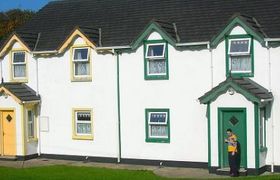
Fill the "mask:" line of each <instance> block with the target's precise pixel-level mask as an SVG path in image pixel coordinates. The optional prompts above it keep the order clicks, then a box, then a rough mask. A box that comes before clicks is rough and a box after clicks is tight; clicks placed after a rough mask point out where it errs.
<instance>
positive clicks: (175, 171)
mask: <svg viewBox="0 0 280 180" xmlns="http://www.w3.org/2000/svg"><path fill="white" fill-rule="evenodd" d="M50 165H71V166H87V167H102V168H111V169H129V170H150V171H153V172H154V173H155V174H156V175H158V176H163V177H170V178H191V179H213V178H215V179H218V178H226V177H227V176H220V175H215V174H209V173H208V170H207V169H200V168H175V167H158V166H143V165H128V164H115V163H95V162H82V161H68V160H53V159H43V158H38V159H32V160H28V161H3V160H0V166H5V167H14V168H28V167H38V166H50ZM266 174H267V173H266Z"/></svg>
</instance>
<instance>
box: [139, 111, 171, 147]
mask: <svg viewBox="0 0 280 180" xmlns="http://www.w3.org/2000/svg"><path fill="white" fill-rule="evenodd" d="M152 113H165V114H166V115H167V116H166V122H165V123H151V122H150V115H151V114H152ZM145 116H146V117H145V119H146V142H149V143H170V111H169V109H166V108H164V109H153V108H148V109H145ZM151 125H166V126H167V131H168V134H167V136H166V137H163V136H151V135H150V126H151Z"/></svg>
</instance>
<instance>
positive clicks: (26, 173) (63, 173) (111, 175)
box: [0, 165, 280, 180]
mask: <svg viewBox="0 0 280 180" xmlns="http://www.w3.org/2000/svg"><path fill="white" fill-rule="evenodd" d="M0 179H1V180H17V179H18V180H64V179H66V180H94V179H101V180H103V179H104V180H105V179H120V180H126V179H128V180H146V179H147V180H149V179H152V180H153V179H155V180H158V179H159V180H161V179H168V178H163V177H159V176H156V175H155V174H154V173H153V172H151V171H144V170H123V169H107V168H96V167H77V166H66V165H55V166H44V167H32V168H22V169H18V168H7V167H0ZM230 179H238V180H240V179H246V180H247V179H248V180H267V179H269V180H271V179H280V176H279V175H278V176H277V175H274V176H258V177H245V178H244V177H243V178H242V177H241V178H230Z"/></svg>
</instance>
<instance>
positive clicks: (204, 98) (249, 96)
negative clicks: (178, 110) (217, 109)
mask: <svg viewBox="0 0 280 180" xmlns="http://www.w3.org/2000/svg"><path fill="white" fill-rule="evenodd" d="M230 87H231V88H233V89H234V90H235V91H236V92H238V93H240V94H242V95H243V96H244V97H245V98H246V99H248V100H249V101H252V102H256V103H259V104H260V103H261V101H260V100H259V99H258V98H257V97H255V96H254V95H252V94H250V93H248V92H247V91H246V90H244V89H242V88H241V87H240V86H239V85H237V84H236V83H234V82H233V81H232V80H229V79H228V80H227V81H226V82H225V83H224V84H222V85H221V86H220V87H217V88H216V89H214V90H213V91H212V92H210V93H208V94H206V95H204V96H202V97H200V98H199V100H200V103H203V104H207V103H208V102H213V101H215V100H216V99H217V98H218V97H219V96H220V95H221V94H224V93H225V92H226V91H227V90H228V89H229V88H230Z"/></svg>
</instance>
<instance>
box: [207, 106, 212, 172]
mask: <svg viewBox="0 0 280 180" xmlns="http://www.w3.org/2000/svg"><path fill="white" fill-rule="evenodd" d="M210 110H211V108H210V103H207V121H208V122H207V123H208V168H210V167H211V114H210Z"/></svg>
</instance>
